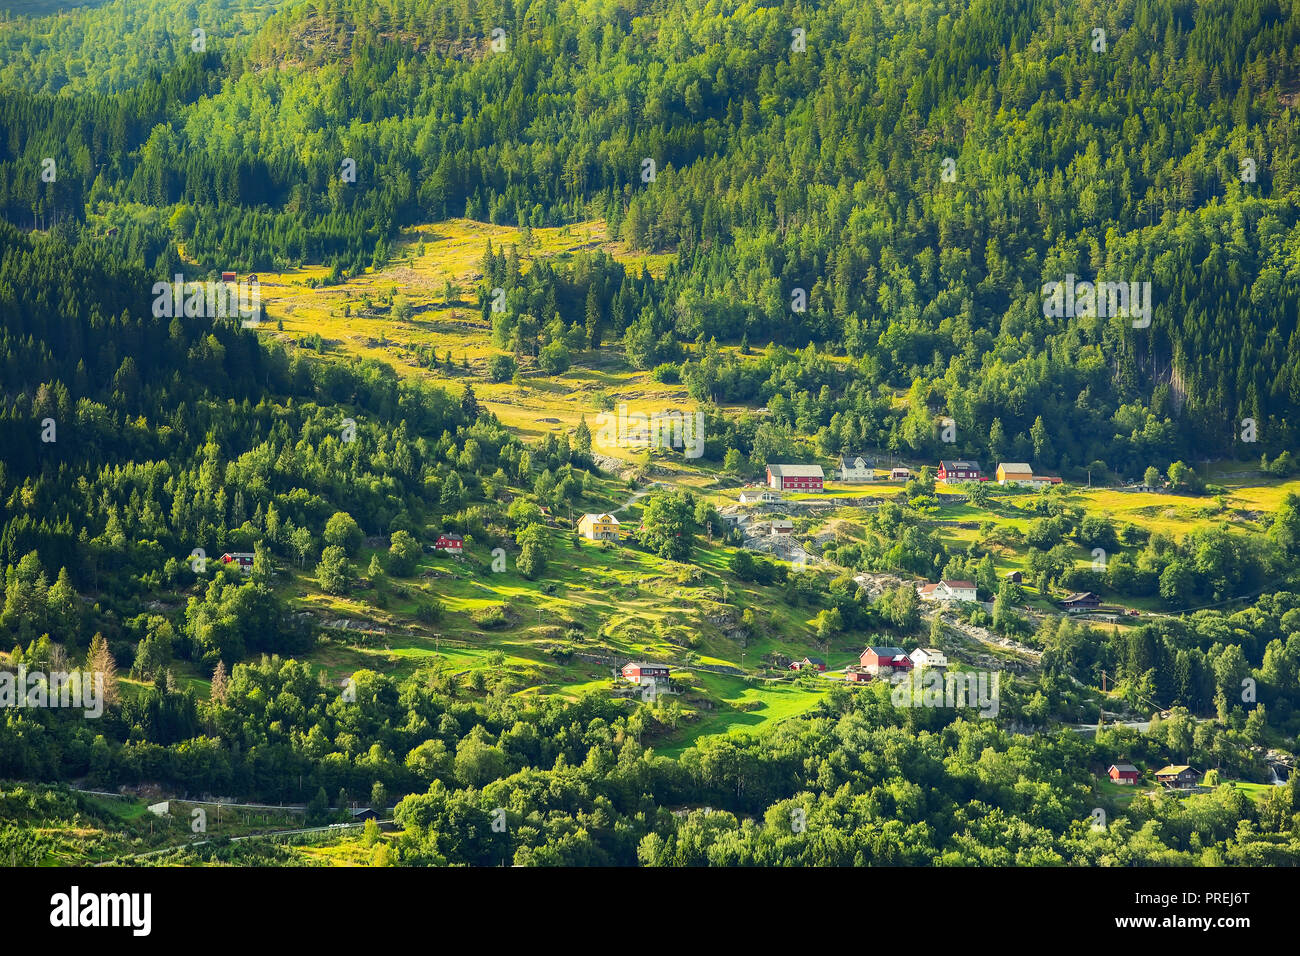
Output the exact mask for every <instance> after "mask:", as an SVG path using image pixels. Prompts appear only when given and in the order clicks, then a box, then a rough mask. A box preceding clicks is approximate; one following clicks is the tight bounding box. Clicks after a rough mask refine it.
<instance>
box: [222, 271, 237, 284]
mask: <svg viewBox="0 0 1300 956" xmlns="http://www.w3.org/2000/svg"><path fill="white" fill-rule="evenodd" d="M238 278H239V275H238V274H237V273H234V272H223V273H221V281H222V282H234V281H235V280H236V279H238Z"/></svg>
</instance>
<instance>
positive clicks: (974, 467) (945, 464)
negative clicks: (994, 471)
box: [934, 460, 984, 482]
mask: <svg viewBox="0 0 1300 956" xmlns="http://www.w3.org/2000/svg"><path fill="white" fill-rule="evenodd" d="M934 477H935V480H937V481H942V482H952V481H983V480H984V479H983V477H981V474H980V465H979V462H977V461H964V460H957V461H941V462H939V471H938V473H937V474H936V475H935V476H934Z"/></svg>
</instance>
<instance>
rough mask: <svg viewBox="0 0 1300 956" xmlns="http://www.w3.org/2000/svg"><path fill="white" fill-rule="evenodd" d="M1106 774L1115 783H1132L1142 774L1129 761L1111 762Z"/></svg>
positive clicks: (1140, 777) (1139, 778)
mask: <svg viewBox="0 0 1300 956" xmlns="http://www.w3.org/2000/svg"><path fill="white" fill-rule="evenodd" d="M1107 774H1109V776H1110V779H1111V780H1114V781H1115V782H1116V783H1123V784H1134V783H1137V782H1138V781H1139V780H1141V779H1142V774H1141V773H1139V772H1138V768H1137V767H1135V766H1133V765H1132V764H1131V763H1116V764H1111V766H1110V770H1108V771H1107Z"/></svg>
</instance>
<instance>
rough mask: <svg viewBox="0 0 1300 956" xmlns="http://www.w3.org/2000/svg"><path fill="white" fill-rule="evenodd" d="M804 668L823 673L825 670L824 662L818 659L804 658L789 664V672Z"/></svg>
mask: <svg viewBox="0 0 1300 956" xmlns="http://www.w3.org/2000/svg"><path fill="white" fill-rule="evenodd" d="M804 668H809V669H811V670H817V671H824V670H826V662H825V661H824V660H822V659H821V658H820V657H805V658H804V659H803V660H799V661H791V662H790V670H792V671H801V670H803V669H804Z"/></svg>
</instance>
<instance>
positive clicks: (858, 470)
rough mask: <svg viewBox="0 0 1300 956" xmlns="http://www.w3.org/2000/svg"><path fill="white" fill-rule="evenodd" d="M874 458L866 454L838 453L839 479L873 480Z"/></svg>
mask: <svg viewBox="0 0 1300 956" xmlns="http://www.w3.org/2000/svg"><path fill="white" fill-rule="evenodd" d="M875 480H876V459H874V458H868V457H867V456H866V455H852V454H849V453H848V452H845V453H844V454H843V455H840V481H845V482H853V481H875Z"/></svg>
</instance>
